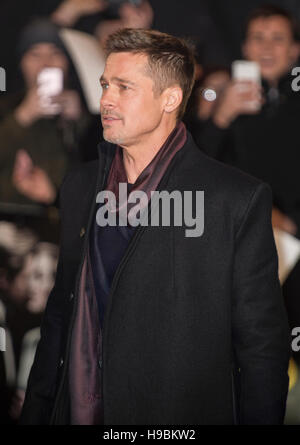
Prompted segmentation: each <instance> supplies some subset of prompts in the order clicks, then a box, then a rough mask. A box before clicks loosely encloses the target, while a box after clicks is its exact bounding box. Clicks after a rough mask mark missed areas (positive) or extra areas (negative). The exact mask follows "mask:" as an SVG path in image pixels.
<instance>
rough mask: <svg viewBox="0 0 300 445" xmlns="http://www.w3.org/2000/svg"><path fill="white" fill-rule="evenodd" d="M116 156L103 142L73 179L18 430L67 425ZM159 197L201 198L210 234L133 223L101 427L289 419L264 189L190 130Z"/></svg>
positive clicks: (117, 299) (113, 311) (116, 292)
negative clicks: (89, 251)
mask: <svg viewBox="0 0 300 445" xmlns="http://www.w3.org/2000/svg"><path fill="white" fill-rule="evenodd" d="M114 149H115V146H113V145H111V144H103V145H102V146H101V152H100V156H99V157H100V160H99V162H96V161H95V162H91V163H88V164H86V165H84V166H83V167H82V168H81V169H78V170H77V171H75V172H73V174H71V175H69V176H68V178H67V179H66V180H65V182H64V184H63V187H62V190H61V215H62V226H61V227H62V234H61V235H62V236H61V251H60V259H59V266H58V271H57V278H56V283H55V286H54V288H53V290H52V292H51V294H50V297H49V300H48V304H47V309H46V313H45V316H44V320H43V324H42V329H41V341H40V343H39V346H38V349H37V353H36V357H35V362H34V365H33V368H32V371H31V374H30V378H29V383H28V389H27V395H26V399H25V404H24V408H23V413H22V420H21V422H22V423H23V424H48V423H56V424H63V423H68V407H69V394H68V383H69V382H68V374H69V357H70V343H71V339H72V332H73V326H74V320H75V319H76V311H77V305H78V296H79V283H80V277H81V274H82V265H83V263H84V258H85V252H86V248H87V246H88V241H89V234H90V227H91V223H92V219H93V217H94V210H95V205H96V203H95V197H96V194H97V192H98V191H100V190H101V188H102V184H104V181H105V177H106V175H107V173H108V171H109V166H110V163H111V160H112V157H113V153H114ZM158 189H159V190H167V191H169V192H171V191H173V190H179V191H193V192H194V193H193V197H194V198H195V191H197V190H198V191H199V190H204V195H205V204H204V208H205V228H204V233H203V235H202V236H201V237H198V238H189V237H186V236H185V229H186V228H187V227H186V226H185V225H183V226H182V227H174V226H171V227H151V226H149V227H138V228H137V230H136V232H135V234H134V236H133V238H132V240H131V242H130V244H129V246H128V249H127V251H126V253H125V255H124V257H123V260H122V261H121V263H120V265H119V267H118V269H117V272H116V274H115V276H114V280H113V283H112V288H111V292H110V296H109V300H108V305H107V309H106V314H105V319H104V328H103V355H102V357H101V359H102V365H101V369H100V367H99V376H100V374H101V376H102V379H103V380H102V384H103V403H104V424H107V425H115V424H120V425H138V424H149V425H151V424H161V425H175V424H180V425H184V424H187V425H189V424H190V425H193V424H233V423H236V422H237V421H238V419H239V421H240V422H241V423H243V424H280V423H282V422H283V417H284V412H285V402H286V396H287V389H288V376H287V367H288V360H289V331H288V326H287V320H286V314H285V310H284V307H283V300H282V295H281V291H280V286H279V282H278V273H277V256H276V250H275V245H274V240H273V232H272V227H271V222H270V215H271V194H270V190H269V188H268V187H267V186H266V185H264V184H262V183H260V182H259V181H257V180H255V179H253V178H251V177H250V176H247V175H244V174H243V173H240V172H239V171H237V170H235V169H231V168H229V167H226V166H224V165H222V164H220V163H218V162H216V161H214V160H212V159H210V158H209V157H207V156H205V155H204V154H202V153H201V151H199V149H198V148H197V146H196V145H195V144H194V142H193V140H192V138H191V136H190V135H189V136H188V140H187V142H186V144H185V145H184V147H183V148H182V149H181V150H179V152H178V153H177V154H176V156H175V157H174V158H173V160H172V162H171V164H170V165H169V167H168V170H167V172H166V174H165V176H164V178H163V179H162V181H161V183H160V185H159V187H158ZM194 205H195V202H194ZM92 303H93V304H94V305H95V301H94V302H92ZM95 307H96V306H95ZM95 354H97V349H96V348H95ZM98 359H100V357H98ZM86 365H87V367H86V369H89V365H90V364H89V363H86ZM238 388H240V390H239V389H238ZM87 396H89V397H87V400H88V401H87V403H90V404H91V403H93V400H94V395H93V394H87Z"/></svg>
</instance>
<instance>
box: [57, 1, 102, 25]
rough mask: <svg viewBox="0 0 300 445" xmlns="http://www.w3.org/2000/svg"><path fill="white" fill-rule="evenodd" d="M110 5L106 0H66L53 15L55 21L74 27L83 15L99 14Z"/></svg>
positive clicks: (58, 23)
mask: <svg viewBox="0 0 300 445" xmlns="http://www.w3.org/2000/svg"><path fill="white" fill-rule="evenodd" d="M107 6H108V2H107V1H105V0H65V1H63V2H62V3H61V4H60V5H59V6H58V8H57V9H56V10H55V11H54V12H53V14H52V15H51V19H52V21H53V22H54V23H56V24H57V25H60V26H70V27H72V26H73V25H75V23H76V22H77V21H78V20H79V19H80V18H81V17H83V16H85V15H90V14H97V13H99V12H102V11H104V10H105V9H106V8H107Z"/></svg>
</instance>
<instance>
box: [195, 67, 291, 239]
mask: <svg viewBox="0 0 300 445" xmlns="http://www.w3.org/2000/svg"><path fill="white" fill-rule="evenodd" d="M293 79H294V77H292V76H289V75H288V76H286V77H284V78H283V79H282V80H281V81H280V83H279V87H278V89H275V88H273V89H270V88H267V86H266V85H264V92H265V93H264V95H265V100H266V102H265V104H264V105H263V107H262V109H261V112H260V113H258V114H256V115H241V116H239V117H238V118H237V119H236V120H235V121H234V122H233V123H232V125H231V126H230V127H229V128H228V129H226V130H223V129H220V128H218V127H217V126H216V125H215V124H214V123H213V122H212V121H211V120H209V121H207V122H206V124H205V125H203V124H202V125H201V126H200V127H199V131H197V130H196V131H195V132H194V135H195V138H196V140H197V143H198V145H199V146H200V147H201V149H202V150H203V151H204V152H206V153H207V154H209V155H210V156H212V157H214V158H216V159H218V160H220V161H223V162H226V163H229V164H232V165H234V166H236V167H238V168H240V169H241V170H243V171H245V172H247V173H249V174H251V175H253V176H255V177H257V178H259V179H261V180H262V181H264V182H267V183H268V184H269V185H270V186H271V188H272V192H273V198H274V205H275V206H276V207H278V208H279V210H281V211H282V212H283V213H285V214H287V215H288V216H290V217H291V218H292V219H293V220H294V221H295V222H296V224H297V226H298V234H297V236H298V237H299V236H300V174H299V171H300V170H299V169H300V167H299V166H300V141H299V122H300V92H298V93H297V92H295V91H293V90H292V80H293ZM194 128H195V125H194Z"/></svg>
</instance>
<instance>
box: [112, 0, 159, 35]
mask: <svg viewBox="0 0 300 445" xmlns="http://www.w3.org/2000/svg"><path fill="white" fill-rule="evenodd" d="M119 14H120V18H121V21H122V22H123V26H124V28H146V29H147V28H150V26H151V24H152V21H153V9H152V8H151V6H150V4H149V2H148V1H146V0H144V1H143V2H142V3H141V4H140V5H139V6H134V5H132V4H131V3H123V4H122V5H121V7H120V9H119Z"/></svg>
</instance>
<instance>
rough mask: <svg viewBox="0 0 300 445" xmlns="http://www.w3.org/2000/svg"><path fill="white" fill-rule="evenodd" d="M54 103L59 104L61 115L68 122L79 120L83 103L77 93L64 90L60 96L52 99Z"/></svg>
mask: <svg viewBox="0 0 300 445" xmlns="http://www.w3.org/2000/svg"><path fill="white" fill-rule="evenodd" d="M52 103H53V104H57V106H58V107H59V109H60V115H61V116H62V117H63V118H65V119H66V120H74V121H76V120H78V119H79V118H80V116H81V112H82V109H81V102H80V97H79V94H78V93H77V91H73V90H64V91H63V92H62V93H61V94H59V95H58V96H53V97H52Z"/></svg>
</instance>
